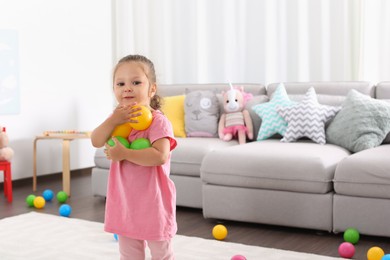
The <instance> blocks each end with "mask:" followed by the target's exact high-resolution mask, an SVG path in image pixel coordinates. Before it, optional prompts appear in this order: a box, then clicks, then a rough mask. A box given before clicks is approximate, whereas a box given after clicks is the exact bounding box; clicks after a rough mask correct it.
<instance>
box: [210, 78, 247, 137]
mask: <svg viewBox="0 0 390 260" xmlns="http://www.w3.org/2000/svg"><path fill="white" fill-rule="evenodd" d="M229 85H230V89H229V90H228V91H226V92H223V93H222V95H223V108H224V113H223V114H222V115H221V118H220V119H219V124H218V135H219V138H220V139H222V140H224V141H230V140H232V139H233V138H238V142H239V144H244V143H246V137H248V139H253V124H252V119H251V117H250V115H249V112H248V110H246V109H245V104H246V102H247V101H248V100H250V99H251V98H252V94H250V93H246V92H244V88H243V87H233V85H232V84H231V83H229Z"/></svg>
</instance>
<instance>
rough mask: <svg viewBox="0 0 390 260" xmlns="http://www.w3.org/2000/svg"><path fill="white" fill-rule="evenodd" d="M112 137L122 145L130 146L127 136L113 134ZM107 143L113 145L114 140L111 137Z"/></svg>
mask: <svg viewBox="0 0 390 260" xmlns="http://www.w3.org/2000/svg"><path fill="white" fill-rule="evenodd" d="M114 138H116V139H117V140H118V141H119V142H120V143H121V144H122V145H123V146H124V147H126V148H130V143H129V141H128V140H127V138H125V137H122V136H114ZM107 143H108V145H109V146H111V147H113V146H114V145H115V142H114V140H112V138H111V139H110V140H108V142H107Z"/></svg>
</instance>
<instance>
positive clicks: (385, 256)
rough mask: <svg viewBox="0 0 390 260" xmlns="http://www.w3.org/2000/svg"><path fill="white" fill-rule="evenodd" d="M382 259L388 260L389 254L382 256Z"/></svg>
mask: <svg viewBox="0 0 390 260" xmlns="http://www.w3.org/2000/svg"><path fill="white" fill-rule="evenodd" d="M382 260H390V254H386V255H384V256H382Z"/></svg>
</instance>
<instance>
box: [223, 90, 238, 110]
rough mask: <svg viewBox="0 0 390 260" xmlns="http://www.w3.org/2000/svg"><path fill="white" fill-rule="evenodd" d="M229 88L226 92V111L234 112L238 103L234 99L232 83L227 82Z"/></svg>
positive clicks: (234, 92)
mask: <svg viewBox="0 0 390 260" xmlns="http://www.w3.org/2000/svg"><path fill="white" fill-rule="evenodd" d="M229 85H230V90H229V91H228V92H227V96H228V100H227V105H226V110H227V111H228V112H235V111H237V110H238V109H239V108H240V105H239V104H238V102H237V101H236V91H235V89H234V88H233V85H232V83H229Z"/></svg>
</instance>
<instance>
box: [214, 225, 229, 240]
mask: <svg viewBox="0 0 390 260" xmlns="http://www.w3.org/2000/svg"><path fill="white" fill-rule="evenodd" d="M227 234H228V231H227V228H226V227H225V226H224V225H221V224H218V225H216V226H215V227H214V228H213V237H214V238H215V239H217V240H224V239H225V238H226V236H227Z"/></svg>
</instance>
